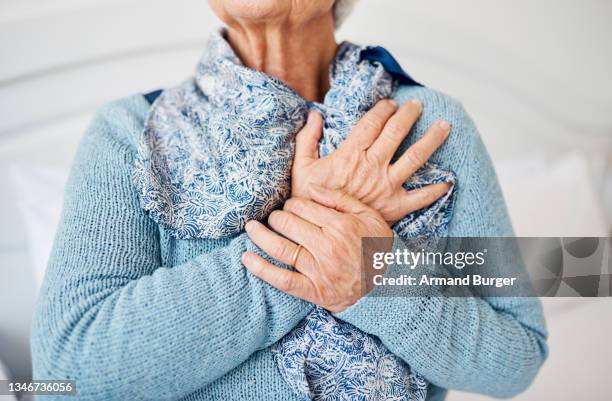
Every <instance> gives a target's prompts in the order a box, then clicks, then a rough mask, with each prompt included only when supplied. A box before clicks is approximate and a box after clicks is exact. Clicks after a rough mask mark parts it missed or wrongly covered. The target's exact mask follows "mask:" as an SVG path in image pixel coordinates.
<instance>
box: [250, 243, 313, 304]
mask: <svg viewBox="0 0 612 401" xmlns="http://www.w3.org/2000/svg"><path fill="white" fill-rule="evenodd" d="M242 263H243V264H244V266H245V267H246V268H247V269H248V271H250V272H251V273H252V274H253V275H254V276H255V277H258V278H260V279H262V280H263V281H265V282H266V283H268V284H270V285H271V286H272V287H274V288H278V289H279V290H281V291H283V292H286V293H287V294H291V295H293V296H295V297H298V298H302V299H306V300H308V301H309V298H310V297H311V294H312V293H313V292H312V282H311V281H310V279H309V278H308V277H306V276H304V275H303V274H301V273H297V272H294V271H291V270H287V269H283V268H282V267H278V266H274V265H273V264H272V263H270V262H268V261H267V260H265V259H264V258H262V257H261V256H259V255H257V254H255V253H252V252H245V253H244V254H242Z"/></svg>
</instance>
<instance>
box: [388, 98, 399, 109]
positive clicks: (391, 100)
mask: <svg viewBox="0 0 612 401" xmlns="http://www.w3.org/2000/svg"><path fill="white" fill-rule="evenodd" d="M389 104H390V105H391V106H393V107H397V102H396V101H395V100H393V99H389Z"/></svg>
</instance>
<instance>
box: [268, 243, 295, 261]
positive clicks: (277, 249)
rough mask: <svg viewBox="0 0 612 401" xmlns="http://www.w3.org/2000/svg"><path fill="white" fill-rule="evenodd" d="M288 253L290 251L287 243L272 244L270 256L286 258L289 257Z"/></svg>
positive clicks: (280, 258)
mask: <svg viewBox="0 0 612 401" xmlns="http://www.w3.org/2000/svg"><path fill="white" fill-rule="evenodd" d="M289 253H290V251H289V247H288V246H287V244H284V243H282V242H279V243H276V244H274V245H273V246H272V253H271V256H272V257H273V258H274V259H279V260H288V259H289V258H290V257H291V256H290V255H289Z"/></svg>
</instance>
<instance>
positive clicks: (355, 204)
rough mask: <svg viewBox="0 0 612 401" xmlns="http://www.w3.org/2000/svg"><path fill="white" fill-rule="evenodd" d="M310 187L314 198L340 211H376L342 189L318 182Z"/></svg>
mask: <svg viewBox="0 0 612 401" xmlns="http://www.w3.org/2000/svg"><path fill="white" fill-rule="evenodd" d="M309 189H310V197H311V198H312V200H314V201H315V202H317V203H319V204H321V205H323V206H326V207H329V208H331V209H335V210H337V211H339V212H344V213H352V214H360V213H372V212H374V210H373V209H371V208H370V207H368V206H367V205H365V204H364V203H362V202H361V201H359V200H358V199H356V198H353V197H352V196H350V195H348V194H347V193H346V192H343V191H341V190H338V189H329V188H324V187H321V186H319V185H316V184H311V185H310V188H309Z"/></svg>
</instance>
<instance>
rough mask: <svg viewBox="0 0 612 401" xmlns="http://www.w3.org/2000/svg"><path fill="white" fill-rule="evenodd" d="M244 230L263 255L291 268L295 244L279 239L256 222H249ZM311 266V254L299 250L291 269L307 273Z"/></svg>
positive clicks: (279, 237)
mask: <svg viewBox="0 0 612 401" xmlns="http://www.w3.org/2000/svg"><path fill="white" fill-rule="evenodd" d="M245 228H246V232H247V235H248V236H249V238H250V239H251V241H253V243H254V244H255V245H257V246H258V247H260V248H261V249H262V250H263V251H264V252H265V253H267V254H268V255H270V256H271V257H273V258H274V259H276V260H278V261H279V262H281V263H284V264H286V265H289V266H293V258H294V255H295V252H296V250H297V247H298V245H297V244H295V243H293V242H291V241H289V240H288V239H286V238H283V237H281V236H280V235H278V234H276V233H275V232H274V231H272V230H270V229H269V228H267V227H266V226H264V225H263V224H261V223H260V222H258V221H254V220H252V221H249V222H248V223H247V224H246V227H245ZM313 265H314V264H313V259H312V255H311V253H310V252H308V250H306V249H301V250H300V251H299V253H298V258H297V260H296V262H295V265H294V266H293V267H295V268H296V269H298V270H299V271H301V272H307V271H310V269H311V267H312V266H313Z"/></svg>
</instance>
